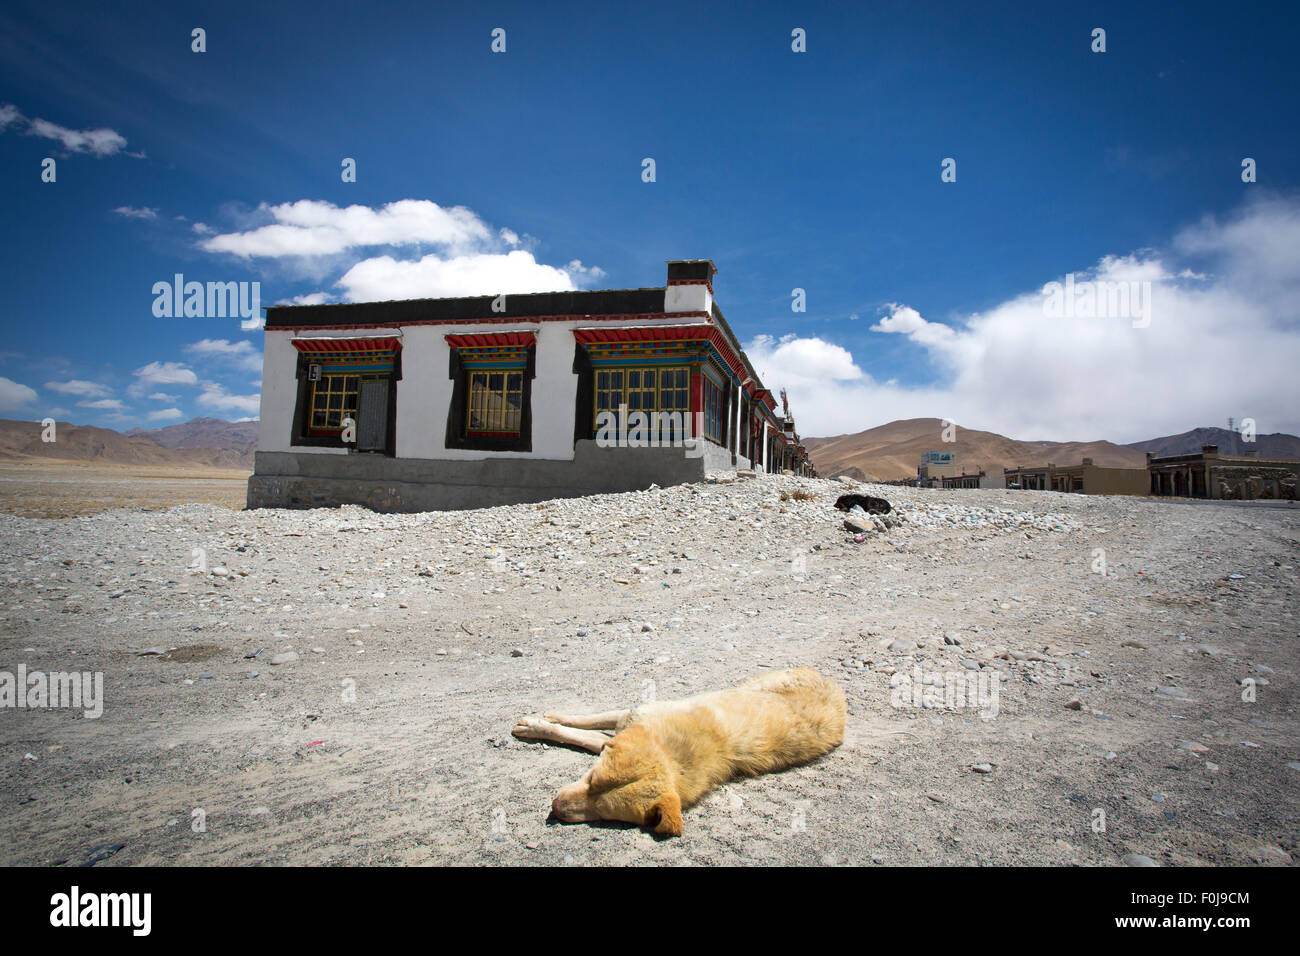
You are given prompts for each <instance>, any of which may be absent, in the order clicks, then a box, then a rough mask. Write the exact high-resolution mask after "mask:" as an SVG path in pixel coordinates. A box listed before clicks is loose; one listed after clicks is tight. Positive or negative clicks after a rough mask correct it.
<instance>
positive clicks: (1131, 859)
mask: <svg viewBox="0 0 1300 956" xmlns="http://www.w3.org/2000/svg"><path fill="white" fill-rule="evenodd" d="M1124 865H1125V866H1159V864H1158V863H1156V861H1155V860H1153V859H1151V857H1149V856H1143V855H1142V854H1141V853H1126V854H1125V855H1124Z"/></svg>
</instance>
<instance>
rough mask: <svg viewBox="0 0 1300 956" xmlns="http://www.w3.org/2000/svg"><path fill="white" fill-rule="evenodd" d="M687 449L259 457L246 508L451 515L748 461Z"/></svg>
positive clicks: (699, 473) (626, 487)
mask: <svg viewBox="0 0 1300 956" xmlns="http://www.w3.org/2000/svg"><path fill="white" fill-rule="evenodd" d="M694 451H695V449H690V448H600V447H598V446H597V445H596V443H595V442H594V441H580V442H578V443H577V444H576V446H575V447H574V456H573V460H572V461H552V460H539V459H522V458H483V459H478V460H475V461H447V460H434V459H424V458H388V457H385V456H383V455H367V454H350V455H346V456H340V455H316V454H312V453H305V452H280V451H259V452H257V454H256V457H255V463H254V466H253V476H252V477H251V478H249V479H248V507H249V508H331V507H337V506H339V505H345V504H356V505H363V506H365V507H367V508H371V509H373V510H375V511H404V512H410V511H456V510H461V509H465V508H490V507H493V506H495V505H512V504H523V503H529V502H535V501H546V500H549V499H551V498H576V497H579V496H581V495H592V494H608V493H611V492H620V491H638V490H641V489H644V488H648V487H649V486H650V485H651V484H657V485H660V486H661V487H662V486H666V485H677V484H684V483H687V482H692V481H701V480H703V479H704V478H705V477H706V476H708V475H710V474H714V473H717V472H720V471H729V470H731V469H733V468H747V467H749V461H748V460H747V459H745V458H740V459H738V460H737V462H736V464H734V465H733V464H732V462H731V455H730V454H729V453H728V452H727V451H726V449H724V448H720V447H718V446H717V445H714V444H712V443H711V442H706V443H705V445H704V453H703V455H700V456H698V457H694V458H691V457H688V454H687V453H688V452H692V453H693V452H694Z"/></svg>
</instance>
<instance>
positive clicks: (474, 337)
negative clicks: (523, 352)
mask: <svg viewBox="0 0 1300 956" xmlns="http://www.w3.org/2000/svg"><path fill="white" fill-rule="evenodd" d="M444 338H445V339H446V340H447V344H448V345H450V346H451V347H452V348H454V349H483V348H531V347H532V346H533V345H534V344H535V343H536V342H537V336H536V335H534V334H533V333H532V332H472V333H470V334H468V335H447V336H444Z"/></svg>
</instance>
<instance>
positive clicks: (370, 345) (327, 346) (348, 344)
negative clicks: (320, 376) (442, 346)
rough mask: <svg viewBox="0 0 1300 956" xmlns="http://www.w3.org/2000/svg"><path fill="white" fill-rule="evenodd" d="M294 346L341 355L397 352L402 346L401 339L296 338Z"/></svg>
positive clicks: (305, 350)
mask: <svg viewBox="0 0 1300 956" xmlns="http://www.w3.org/2000/svg"><path fill="white" fill-rule="evenodd" d="M293 347H294V348H296V349H297V350H298V351H299V352H309V353H311V354H313V355H315V354H325V355H340V354H347V353H350V352H379V351H384V352H395V351H397V350H398V349H400V348H401V347H402V342H401V340H400V339H294V340H293Z"/></svg>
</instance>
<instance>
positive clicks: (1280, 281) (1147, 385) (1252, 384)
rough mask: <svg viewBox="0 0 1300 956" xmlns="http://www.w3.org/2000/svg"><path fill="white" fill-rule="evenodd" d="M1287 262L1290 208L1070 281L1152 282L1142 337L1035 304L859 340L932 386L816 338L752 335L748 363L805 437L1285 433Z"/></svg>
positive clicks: (1296, 268)
mask: <svg viewBox="0 0 1300 956" xmlns="http://www.w3.org/2000/svg"><path fill="white" fill-rule="evenodd" d="M1296 249H1300V201H1297V200H1283V199H1278V198H1271V199H1265V200H1260V201H1256V202H1252V203H1249V204H1247V205H1245V206H1244V207H1243V208H1241V209H1240V210H1238V211H1237V213H1236V214H1235V215H1233V216H1230V217H1228V218H1227V219H1226V220H1225V221H1223V222H1219V221H1216V220H1205V221H1203V222H1201V223H1199V224H1197V225H1196V226H1195V227H1193V228H1190V229H1187V230H1184V231H1183V232H1181V233H1179V234H1178V235H1177V236H1175V237H1174V238H1173V239H1172V240H1171V242H1170V243H1169V246H1168V248H1167V249H1164V250H1159V251H1156V250H1144V251H1139V252H1136V253H1130V254H1126V255H1110V256H1106V257H1104V258H1102V259H1101V260H1100V261H1099V262H1098V263H1097V265H1096V266H1095V267H1094V268H1093V269H1092V270H1088V271H1080V272H1076V273H1075V280H1076V281H1078V282H1083V281H1092V282H1099V281H1110V282H1114V281H1120V280H1124V281H1130V280H1131V281H1136V282H1138V283H1142V282H1149V283H1150V303H1149V305H1150V312H1149V318H1150V322H1149V325H1147V326H1146V327H1136V328H1135V327H1134V324H1135V321H1137V322H1138V324H1139V325H1140V324H1141V322H1140V320H1139V318H1138V317H1136V316H1118V317H1108V318H1082V317H1053V316H1052V315H1051V314H1049V310H1048V309H1046V308H1045V296H1044V294H1043V292H1042V290H1041V289H1034V290H1031V291H1026V292H1024V293H1022V294H1020V295H1017V296H1015V297H1013V298H1010V299H1008V300H1007V301H1005V302H1003V303H1001V304H999V305H997V306H995V307H994V308H992V309H989V310H987V311H985V312H980V313H973V314H970V315H966V316H964V317H959V318H957V319H955V320H954V321H952V322H951V323H949V322H935V321H931V320H927V319H925V318H924V317H923V316H922V315H921V314H920V313H918V312H917V311H916V310H915V309H913V308H911V307H909V306H906V305H898V304H893V305H890V306H888V307H887V310H886V314H885V315H884V317H883V318H881V319H880V320H879V321H878V322H877V323H876V324H875V325H873V326H872V330H873V331H874V332H876V333H879V334H892V335H899V336H905V337H906V338H907V340H908V341H909V342H910V343H911V344H912V346H914V347H915V349H916V352H915V358H916V360H917V365H918V366H919V367H920V368H921V369H922V370H928V372H929V374H928V375H923V376H921V377H922V378H929V379H930V380H931V382H930V384H922V385H900V384H898V383H896V382H895V381H892V380H891V381H884V382H882V381H879V380H877V379H875V378H873V377H872V376H871V375H869V374H867V373H866V372H864V371H861V370H858V369H857V367H856V365H855V364H854V363H853V360H852V357H851V356H850V355H849V354H848V352H847V351H845V350H844V349H842V348H841V347H840V346H837V345H834V344H832V343H830V342H826V341H823V340H822V339H817V338H796V337H793V336H786V337H784V338H782V339H780V340H779V341H777V340H774V339H772V338H771V337H770V336H760V337H758V338H756V339H755V340H754V341H753V342H751V343H750V344H749V346H748V347H747V352H748V353H749V355H750V359H751V361H752V362H753V364H754V366H755V368H756V369H757V371H758V372H759V374H760V376H762V378H763V380H764V383H765V384H767V385H768V386H769V387H772V388H780V387H781V386H783V385H784V386H786V387H788V388H789V390H790V398H791V410H792V412H793V413H794V414H795V418H796V421H797V422H798V424H799V430H800V434H803V435H834V434H843V433H848V432H855V431H860V430H862V429H865V428H871V427H874V426H876V425H880V424H884V423H885V422H889V421H893V420H895V419H900V418H919V417H933V418H949V419H952V420H953V421H956V422H957V423H958V425H965V426H968V427H972V428H982V429H988V430H992V431H997V432H1000V433H1002V434H1006V435H1009V436H1011V437H1014V438H1021V439H1048V440H1060V441H1066V440H1091V439H1098V438H1106V439H1109V440H1111V441H1117V442H1128V441H1137V440H1141V439H1145V438H1153V437H1156V436H1159V435H1167V434H1175V433H1178V432H1182V431H1186V430H1187V429H1189V428H1193V427H1197V426H1201V425H1222V424H1224V423H1226V420H1227V418H1228V417H1229V416H1233V417H1235V418H1238V419H1241V418H1253V419H1255V421H1256V422H1257V427H1258V429H1259V430H1260V431H1286V432H1291V433H1297V432H1300V375H1297V373H1296V369H1297V368H1300V334H1298V333H1300V257H1298V256H1296V254H1295V250H1296ZM1188 259H1193V260H1196V261H1194V262H1191V263H1189V262H1187V261H1185V260H1188ZM1047 279H1049V280H1052V281H1063V280H1064V277H1063V276H1053V277H1047Z"/></svg>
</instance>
